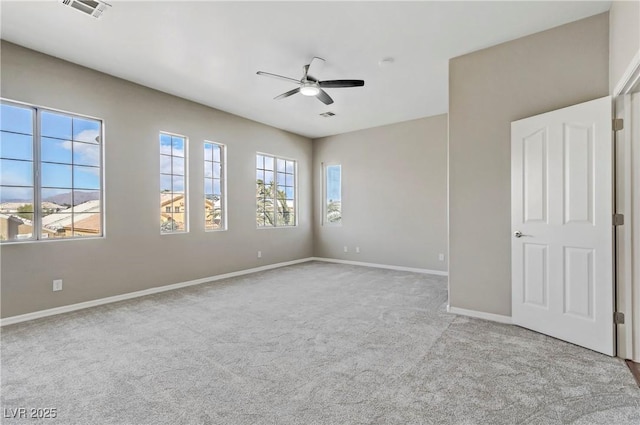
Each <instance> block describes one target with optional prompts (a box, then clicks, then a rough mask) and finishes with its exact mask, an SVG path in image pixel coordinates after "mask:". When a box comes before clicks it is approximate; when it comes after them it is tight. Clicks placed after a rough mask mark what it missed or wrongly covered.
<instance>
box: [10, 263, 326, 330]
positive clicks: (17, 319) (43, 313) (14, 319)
mask: <svg viewBox="0 0 640 425" xmlns="http://www.w3.org/2000/svg"><path fill="white" fill-rule="evenodd" d="M312 260H313V258H311V257H309V258H302V259H299V260H293V261H285V262H282V263H275V264H269V265H266V266H260V267H254V268H251V269H246V270H239V271H237V272H231V273H225V274H219V275H216V276H210V277H203V278H201V279H195V280H189V281H187V282H180V283H174V284H171V285H165V286H158V287H156V288H149V289H144V290H142V291H135V292H129V293H126V294H121V295H114V296H113V297H106V298H100V299H97V300H91V301H85V302H82V303H77V304H71V305H65V306H62V307H55V308H50V309H47V310H40V311H34V312H33V313H27V314H21V315H18V316H11V317H6V318H4V319H0V327H1V326H7V325H13V324H15V323H21V322H26V321H29V320H34V319H40V318H42V317H48V316H55V315H57V314H62V313H69V312H72V311H76V310H82V309H85V308H89V307H96V306H99V305H103V304H110V303H114V302H118V301H124V300H129V299H131V298H138V297H144V296H146V295H152V294H157V293H160V292H166V291H172V290H174V289H179V288H184V287H187V286H193V285H200V284H203V283H207V282H214V281H216V280H221V279H228V278H231V277H236V276H242V275H246V274H251V273H257V272H262V271H265V270H271V269H277V268H280V267H286V266H291V265H294V264H300V263H306V262H308V261H312Z"/></svg>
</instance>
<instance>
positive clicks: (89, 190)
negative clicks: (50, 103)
mask: <svg viewBox="0 0 640 425" xmlns="http://www.w3.org/2000/svg"><path fill="white" fill-rule="evenodd" d="M0 107H1V111H0V240H1V241H19V240H41V239H54V238H58V239H63V238H66V239H68V238H81V237H91V236H102V220H103V216H102V197H103V194H102V121H101V120H98V119H95V118H88V117H84V116H80V115H74V114H68V113H63V112H57V111H52V110H48V109H44V108H39V107H34V106H29V105H24V104H18V103H12V102H6V101H2V102H1V105H0Z"/></svg>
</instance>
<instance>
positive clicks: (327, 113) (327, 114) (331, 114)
mask: <svg viewBox="0 0 640 425" xmlns="http://www.w3.org/2000/svg"><path fill="white" fill-rule="evenodd" d="M334 115H335V114H334V113H333V112H323V113H321V114H320V116H321V117H325V118H331V117H332V116H334Z"/></svg>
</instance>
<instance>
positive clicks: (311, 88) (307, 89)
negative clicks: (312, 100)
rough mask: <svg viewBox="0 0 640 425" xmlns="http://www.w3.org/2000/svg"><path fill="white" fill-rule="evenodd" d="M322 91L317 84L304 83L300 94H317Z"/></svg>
mask: <svg viewBox="0 0 640 425" xmlns="http://www.w3.org/2000/svg"><path fill="white" fill-rule="evenodd" d="M318 93H320V89H319V88H318V87H317V86H315V85H311V84H310V85H304V86H302V87H300V94H302V95H304V96H316V95H317V94H318Z"/></svg>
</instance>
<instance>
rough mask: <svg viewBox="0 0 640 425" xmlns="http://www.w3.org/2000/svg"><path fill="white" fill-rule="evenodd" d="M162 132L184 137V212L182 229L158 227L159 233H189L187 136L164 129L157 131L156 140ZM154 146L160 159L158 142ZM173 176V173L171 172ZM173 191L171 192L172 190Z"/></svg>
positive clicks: (159, 173)
mask: <svg viewBox="0 0 640 425" xmlns="http://www.w3.org/2000/svg"><path fill="white" fill-rule="evenodd" d="M162 134H166V135H167V136H174V137H182V138H184V208H185V212H184V213H183V214H184V230H182V231H175V232H163V231H162V229H160V235H162V236H167V235H184V234H187V233H189V231H190V228H189V216H190V215H191V206H190V205H189V202H190V196H189V177H188V176H189V138H188V137H187V136H185V135H184V134H179V133H173V132H171V131H164V130H160V131H159V132H158V139H157V141H158V142H159V141H160V135H162ZM156 146H158V159H160V156H161V155H162V152H160V144H159V143H158V144H157V145H156ZM172 157H173V155H172ZM159 166H160V163H159V162H158V167H159ZM161 171H162V170H160V172H158V176H160V175H161V174H162V172H161ZM171 175H172V176H173V174H171ZM159 184H160V180H159V179H158V185H159ZM158 189H160V187H159V186H158ZM158 193H159V194H160V195H162V192H161V191H160V190H158ZM172 193H173V192H172Z"/></svg>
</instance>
